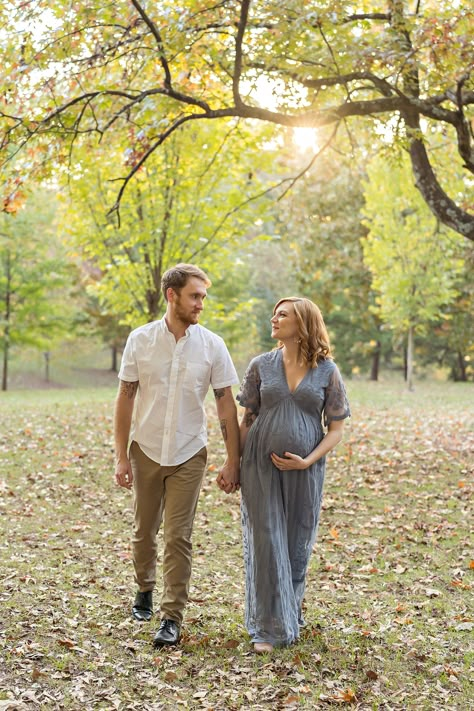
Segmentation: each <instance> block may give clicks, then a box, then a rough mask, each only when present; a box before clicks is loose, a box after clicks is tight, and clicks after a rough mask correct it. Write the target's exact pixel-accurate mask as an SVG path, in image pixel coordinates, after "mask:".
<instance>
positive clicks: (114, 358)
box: [110, 346, 118, 373]
mask: <svg viewBox="0 0 474 711" xmlns="http://www.w3.org/2000/svg"><path fill="white" fill-rule="evenodd" d="M111 351H112V365H111V367H110V370H111V371H112V373H116V372H117V361H118V350H117V346H111Z"/></svg>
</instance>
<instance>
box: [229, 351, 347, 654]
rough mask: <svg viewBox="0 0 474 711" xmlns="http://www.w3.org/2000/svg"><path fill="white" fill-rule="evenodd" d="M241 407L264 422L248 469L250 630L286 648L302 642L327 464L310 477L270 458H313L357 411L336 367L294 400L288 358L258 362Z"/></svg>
mask: <svg viewBox="0 0 474 711" xmlns="http://www.w3.org/2000/svg"><path fill="white" fill-rule="evenodd" d="M237 399H238V401H239V402H240V404H241V405H242V406H243V407H247V408H249V409H250V410H251V411H252V412H253V413H254V414H255V415H257V418H256V420H255V421H254V423H253V425H252V426H251V428H250V430H249V432H248V434H247V439H246V442H245V447H244V451H243V454H242V464H241V490H242V505H241V510H242V527H243V552H244V563H245V575H246V595H245V624H246V627H247V629H248V631H249V634H250V636H251V639H252V642H270V643H271V644H273V645H274V646H282V645H287V644H291V643H292V642H294V641H295V640H296V639H297V638H298V636H299V625H298V620H299V619H300V618H301V604H302V602H303V595H304V590H305V580H306V571H307V568H308V563H309V559H310V555H311V551H312V548H313V544H314V541H315V538H316V532H317V528H318V521H319V513H320V510H321V500H322V493H323V484H324V472H325V457H323V458H321V459H319V460H318V461H317V462H316V463H315V464H313V465H312V466H311V467H309V468H308V469H304V470H292V471H280V470H278V469H277V468H276V467H275V466H274V465H273V463H272V461H271V459H270V454H271V453H272V452H275V453H276V454H278V455H280V456H282V455H284V453H285V452H291V453H293V454H298V455H300V456H301V457H305V456H306V455H308V454H309V453H310V452H312V450H313V449H315V447H316V446H317V445H318V444H319V442H320V441H321V440H322V438H323V437H324V431H323V420H324V425H327V424H329V422H331V421H332V420H342V419H344V418H346V417H348V416H349V415H350V412H349V404H348V402H347V397H346V392H345V388H344V384H343V382H342V378H341V375H340V373H339V370H338V368H337V366H336V365H335V363H334V361H332V360H329V359H328V360H323V361H321V362H320V363H319V364H318V366H317V367H316V368H313V369H310V370H309V371H308V373H307V374H306V375H305V377H304V378H303V380H302V381H301V382H300V384H299V385H298V387H297V388H296V389H295V390H294V391H293V392H291V391H290V389H289V387H288V383H287V380H286V374H285V370H284V365H283V357H282V352H281V350H274V351H271V352H270V353H264V354H262V355H260V356H257V357H256V358H254V359H253V360H252V361H251V363H250V365H249V367H248V368H247V371H246V373H245V376H244V379H243V382H242V386H241V389H240V392H239V394H238V395H237Z"/></svg>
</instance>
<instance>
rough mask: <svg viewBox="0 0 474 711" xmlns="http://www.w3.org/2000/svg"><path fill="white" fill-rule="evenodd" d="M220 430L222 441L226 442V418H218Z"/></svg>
mask: <svg viewBox="0 0 474 711" xmlns="http://www.w3.org/2000/svg"><path fill="white" fill-rule="evenodd" d="M219 424H220V426H221V432H222V437H223V439H224V442H227V420H220V423H219Z"/></svg>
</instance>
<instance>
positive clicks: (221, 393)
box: [214, 388, 225, 400]
mask: <svg viewBox="0 0 474 711" xmlns="http://www.w3.org/2000/svg"><path fill="white" fill-rule="evenodd" d="M224 395H225V389H224V388H219V390H214V397H215V398H216V400H219V399H220V398H221V397H224Z"/></svg>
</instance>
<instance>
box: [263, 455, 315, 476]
mask: <svg viewBox="0 0 474 711" xmlns="http://www.w3.org/2000/svg"><path fill="white" fill-rule="evenodd" d="M270 458H271V460H272V462H273V464H274V465H275V466H276V468H277V469H279V470H280V471H282V472H285V471H291V470H293V469H307V468H308V466H309V464H308V463H307V462H306V460H305V459H303V457H300V456H298V455H297V454H292V453H291V452H285V455H284V456H283V457H279V456H278V454H275V452H272V454H271V455H270Z"/></svg>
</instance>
